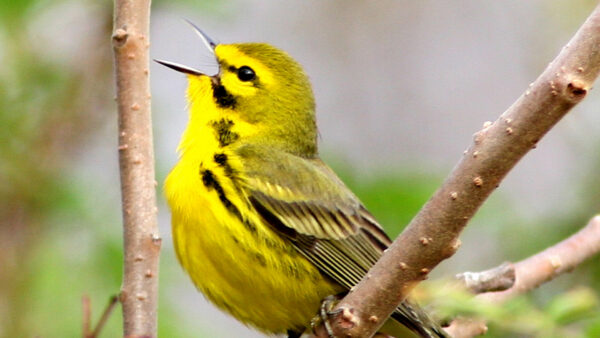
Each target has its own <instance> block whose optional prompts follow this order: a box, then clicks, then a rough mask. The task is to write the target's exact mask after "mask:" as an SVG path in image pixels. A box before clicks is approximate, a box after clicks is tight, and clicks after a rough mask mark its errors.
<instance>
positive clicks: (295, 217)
mask: <svg viewBox="0 0 600 338" xmlns="http://www.w3.org/2000/svg"><path fill="white" fill-rule="evenodd" d="M192 26H193V27H194V29H195V30H196V32H197V33H198V35H199V36H200V37H201V38H202V41H203V42H204V44H205V46H206V47H207V48H208V50H209V51H210V52H211V53H212V55H214V58H215V60H216V63H217V64H218V72H217V73H216V74H212V75H211V74H205V73H203V72H201V71H200V70H197V69H194V68H192V67H188V66H184V65H181V64H177V63H173V62H167V61H161V60H156V61H157V62H159V63H161V64H163V65H165V66H167V67H170V68H172V69H174V70H176V71H179V72H182V73H185V74H187V77H188V80H189V87H188V89H187V99H188V101H189V113H190V116H189V122H188V125H187V128H186V130H185V132H184V133H183V136H182V138H181V142H180V144H179V147H178V153H179V161H178V163H177V164H176V165H175V167H174V168H173V169H172V171H171V172H170V173H169V175H168V177H167V179H166V182H165V195H166V198H167V201H168V204H169V206H170V209H171V214H172V230H173V239H174V245H175V250H176V253H177V257H178V259H179V262H180V263H181V265H182V266H183V268H184V269H185V270H186V271H187V273H188V274H189V276H190V277H191V279H192V281H193V282H194V284H195V285H196V287H197V288H198V289H199V290H200V291H201V292H202V293H203V294H204V295H205V296H206V297H207V298H208V299H209V300H210V301H211V302H213V303H214V304H215V305H216V306H218V307H219V308H221V309H222V310H224V311H226V312H228V313H230V314H231V315H232V316H234V317H235V318H237V319H238V320H240V321H241V322H243V323H245V324H246V325H250V326H252V327H254V328H256V329H258V330H261V331H263V332H265V333H270V334H273V333H287V334H288V337H300V336H301V335H302V334H303V333H304V332H305V331H307V330H309V329H310V323H311V319H312V318H313V317H315V316H316V315H317V314H318V313H319V309H320V306H321V302H322V301H323V299H325V298H326V297H328V296H330V295H338V296H341V295H343V294H345V293H346V292H348V290H350V288H352V287H353V286H354V285H356V284H357V283H358V282H359V281H360V280H361V278H362V277H363V276H364V275H365V274H366V273H367V271H368V270H369V268H370V267H371V266H372V265H374V264H375V262H376V261H377V259H378V258H379V257H380V256H381V254H382V252H383V251H384V250H385V249H386V248H387V247H388V245H390V243H391V241H390V239H389V237H388V236H387V235H386V234H385V232H384V230H383V229H382V227H381V226H380V225H379V224H378V223H377V221H376V220H375V218H374V217H373V216H372V215H371V214H370V213H369V212H368V211H367V210H366V209H365V207H364V206H363V204H362V203H361V202H360V201H359V199H358V198H357V197H356V196H355V195H354V194H353V193H352V192H351V191H350V190H349V189H348V188H347V187H346V186H345V185H344V183H342V181H341V180H340V179H339V178H338V177H337V176H336V174H335V173H334V172H333V171H332V170H331V169H330V168H329V167H328V166H327V165H326V164H325V163H324V162H323V161H322V160H321V159H320V158H319V154H318V148H317V135H318V132H317V125H316V119H315V101H314V97H313V93H312V89H311V85H310V83H309V80H308V78H307V76H306V74H305V73H304V71H303V70H302V68H301V66H300V65H299V64H298V63H297V62H296V61H294V60H293V59H292V58H291V57H290V56H289V55H288V54H286V53H285V52H283V51H281V50H279V49H277V48H275V47H272V46H270V45H268V44H265V43H235V44H217V43H216V42H214V41H213V40H212V39H210V38H209V37H208V36H207V35H206V34H204V33H203V32H202V31H201V30H200V29H199V28H198V27H196V26H194V25H193V24H192ZM394 323H395V324H394ZM397 323H401V324H403V325H404V326H406V327H407V328H408V329H410V331H409V330H406V328H403V330H404V331H403V332H404V333H398V332H392V333H393V334H396V335H406V333H407V332H409V333H410V332H411V331H412V332H414V333H416V334H417V335H419V336H422V337H443V336H444V332H443V330H442V329H441V328H440V327H439V326H438V325H437V324H435V323H434V322H433V321H432V320H431V319H430V318H429V317H428V316H427V315H426V314H425V313H424V312H423V311H422V310H421V309H420V308H419V307H418V306H416V305H415V304H412V303H410V302H408V301H405V302H404V303H402V304H400V306H399V307H398V308H397V310H396V311H395V312H394V313H393V315H392V318H391V319H390V320H388V323H387V324H386V327H389V328H390V329H389V330H391V331H394V330H395V328H394V327H402V326H401V325H398V324H397ZM410 334H412V333H410Z"/></svg>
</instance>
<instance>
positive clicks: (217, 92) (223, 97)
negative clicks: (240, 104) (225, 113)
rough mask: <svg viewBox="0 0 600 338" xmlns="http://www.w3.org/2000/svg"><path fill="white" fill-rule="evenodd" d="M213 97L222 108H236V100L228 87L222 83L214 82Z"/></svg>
mask: <svg viewBox="0 0 600 338" xmlns="http://www.w3.org/2000/svg"><path fill="white" fill-rule="evenodd" d="M212 89H213V97H214V98H215V101H216V102H217V105H218V106H219V107H221V108H231V109H234V108H235V104H236V100H235V97H233V95H231V94H230V93H229V92H228V91H227V89H225V87H224V86H223V85H222V84H221V83H220V82H218V83H214V82H213V83H212Z"/></svg>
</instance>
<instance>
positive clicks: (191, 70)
mask: <svg viewBox="0 0 600 338" xmlns="http://www.w3.org/2000/svg"><path fill="white" fill-rule="evenodd" d="M185 21H186V22H187V23H188V24H189V25H190V26H192V29H193V30H194V31H195V32H196V34H198V36H199V37H200V39H202V42H203V43H204V45H205V46H206V48H207V49H208V50H209V51H210V52H211V53H212V54H213V55H214V54H215V47H217V43H216V42H215V41H214V40H213V39H211V38H210V37H209V36H208V35H206V34H205V33H204V32H203V31H202V30H201V29H200V28H198V26H196V25H195V24H194V23H193V22H191V21H190V20H187V19H185ZM154 61H156V62H158V63H160V64H161V65H163V66H167V67H169V68H171V69H174V70H176V71H178V72H181V73H185V74H190V75H206V74H205V73H203V72H201V71H199V70H197V69H195V68H192V67H188V66H184V65H182V64H180V63H176V62H171V61H165V60H158V59H154Z"/></svg>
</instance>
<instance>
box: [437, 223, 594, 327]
mask: <svg viewBox="0 0 600 338" xmlns="http://www.w3.org/2000/svg"><path fill="white" fill-rule="evenodd" d="M598 253H600V216H595V217H594V218H592V219H591V220H590V221H589V223H588V224H587V225H586V226H585V227H583V228H582V229H581V230H579V231H578V232H577V233H575V234H573V235H571V236H570V237H569V238H567V239H565V240H563V241H561V242H560V243H558V244H556V245H554V246H552V247H550V248H547V249H546V250H544V251H542V252H540V253H537V254H535V255H534V256H531V257H529V258H527V259H524V260H522V261H520V262H518V263H515V264H513V266H514V271H515V275H516V282H515V283H514V285H513V287H511V288H510V289H507V290H505V291H499V292H488V293H482V294H479V295H477V296H476V298H478V299H480V300H482V301H487V302H493V303H502V302H505V301H507V300H509V299H511V298H513V297H515V296H517V295H519V294H522V293H525V292H527V291H530V290H532V289H534V288H537V287H538V286H540V285H541V284H543V283H546V282H549V281H551V280H552V279H554V278H556V277H557V276H558V275H560V274H563V273H565V272H569V271H572V270H573V269H574V268H575V267H577V266H578V265H579V264H581V263H583V262H584V261H585V260H587V259H589V258H591V257H593V256H595V255H597V254H598ZM473 323H479V324H478V325H480V326H485V322H484V321H483V320H477V319H473V320H465V319H464V318H462V319H455V320H453V321H452V323H451V324H450V326H448V327H447V328H446V332H448V333H449V334H451V336H452V337H454V338H468V337H474V336H477V335H480V334H482V333H484V332H481V331H479V330H477V329H476V327H474V326H473Z"/></svg>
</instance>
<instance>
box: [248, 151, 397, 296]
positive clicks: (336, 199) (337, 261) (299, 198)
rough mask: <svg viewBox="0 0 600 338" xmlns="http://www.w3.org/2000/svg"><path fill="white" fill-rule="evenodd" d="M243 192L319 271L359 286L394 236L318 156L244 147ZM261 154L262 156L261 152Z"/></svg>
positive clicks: (266, 218) (341, 282) (348, 283)
mask: <svg viewBox="0 0 600 338" xmlns="http://www.w3.org/2000/svg"><path fill="white" fill-rule="evenodd" d="M240 154H241V155H242V157H244V156H248V157H249V158H261V161H260V163H253V162H252V161H242V162H243V163H244V165H245V171H246V175H245V177H246V178H245V183H244V185H245V189H244V190H245V191H246V192H247V197H248V199H249V201H250V203H251V204H252V205H253V207H254V208H255V209H256V210H257V212H258V213H259V214H260V215H261V216H262V218H263V219H264V220H265V222H266V223H267V224H269V225H270V226H272V227H273V229H275V230H276V231H277V232H279V233H280V234H282V235H284V236H286V237H288V238H289V239H290V240H291V242H292V243H293V244H294V246H295V247H296V248H297V249H298V250H299V251H300V252H301V253H302V254H303V255H304V256H306V257H307V258H308V259H309V260H310V261H311V262H312V263H313V264H315V265H316V266H317V267H318V268H319V269H320V270H321V271H323V272H324V273H325V274H326V275H328V276H329V277H331V278H332V279H333V280H335V281H336V282H338V283H339V284H341V285H343V286H344V287H346V288H348V289H349V288H351V287H352V286H354V285H356V284H357V283H358V282H359V281H360V280H361V279H362V277H363V276H364V275H365V274H366V273H367V271H368V270H369V268H370V267H371V266H373V264H375V262H376V261H377V260H378V259H379V257H380V256H381V253H382V251H383V250H384V249H385V248H386V247H387V246H388V245H389V244H390V240H389V238H388V237H387V235H386V234H385V233H384V231H383V229H382V228H381V227H380V226H379V224H378V223H377V221H376V220H375V219H374V218H373V216H372V215H371V214H370V213H369V212H368V211H367V210H366V209H365V208H364V206H363V205H362V204H361V203H360V201H359V200H358V199H357V198H356V196H354V194H352V192H351V191H350V190H349V189H348V188H347V187H346V186H345V185H344V184H343V183H342V182H341V181H340V179H339V178H338V177H337V176H336V175H335V173H333V171H332V170H331V169H330V168H329V167H328V166H327V165H325V164H324V163H323V162H322V161H321V160H319V159H305V158H301V157H297V156H294V155H290V154H287V153H283V152H281V153H278V152H274V151H272V150H271V151H269V152H264V151H261V149H260V148H246V149H244V150H243V151H241V152H240ZM257 156H259V157H257Z"/></svg>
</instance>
